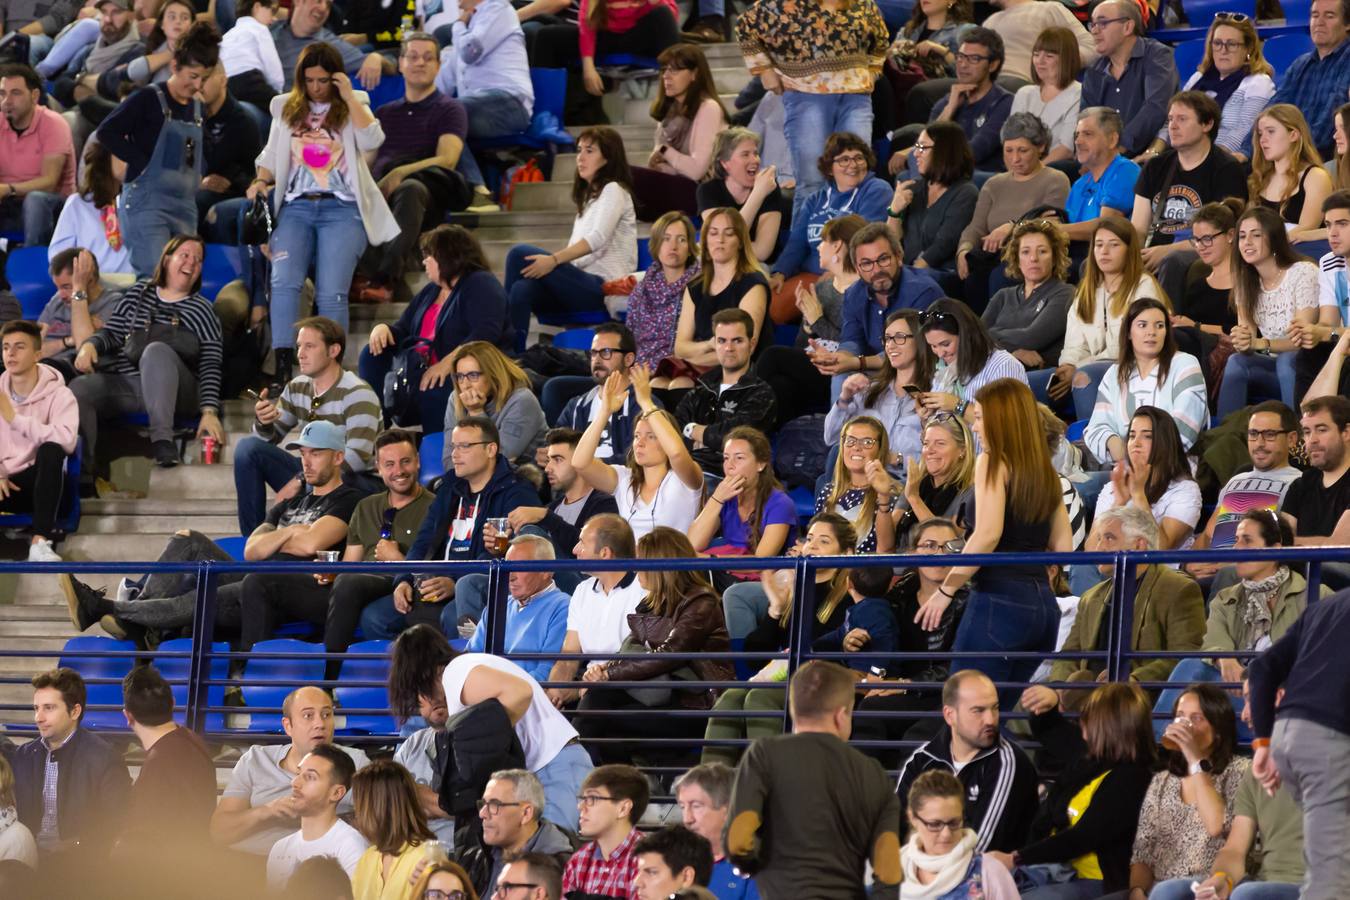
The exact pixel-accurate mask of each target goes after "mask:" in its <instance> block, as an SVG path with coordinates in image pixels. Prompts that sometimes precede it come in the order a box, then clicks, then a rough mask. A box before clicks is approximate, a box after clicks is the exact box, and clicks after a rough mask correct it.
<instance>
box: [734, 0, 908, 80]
mask: <svg viewBox="0 0 1350 900" xmlns="http://www.w3.org/2000/svg"><path fill="white" fill-rule="evenodd" d="M736 37H737V40H739V41H740V44H741V54H742V55H743V56H744V57H745V64H746V66H747V67H748V68H749V69H750V71H751V72H754V73H755V74H759V73H760V72H762V71H764V70H765V69H773V70H775V71H776V72H778V74H779V75H780V76H782V79H783V86H784V87H785V88H787V89H788V90H793V91H800V92H802V93H806V94H870V93H872V84H873V82H875V81H876V77H877V76H878V75H880V74H881V66H882V63H884V62H885V61H886V51H887V49H888V48H889V46H890V36H889V33H888V32H887V31H886V23H885V22H884V21H883V20H882V18H881V11H880V10H878V9H877V6H876V4H875V3H867V2H862V0H858V2H851V3H849V4H848V5H847V6H846V7H844V8H843V9H841V10H839V11H838V12H830V11H829V10H827V9H825V8H824V7H823V6H821V5H820V3H819V2H818V0H760V2H758V3H756V4H755V5H754V6H752V7H750V8H749V9H747V10H746V11H745V12H743V13H741V17H740V19H739V20H738V21H737V23H736Z"/></svg>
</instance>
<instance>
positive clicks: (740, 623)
mask: <svg viewBox="0 0 1350 900" xmlns="http://www.w3.org/2000/svg"><path fill="white" fill-rule="evenodd" d="M722 615H723V616H724V617H725V618H726V622H727V634H728V635H729V636H730V637H731V639H732V640H745V637H746V635H748V634H750V632H752V631H754V630H755V629H756V628H758V627H759V626H760V623H761V622H763V621H764V620H765V619H767V618H768V617H769V595H768V594H766V593H764V587H763V586H762V585H761V584H760V583H759V582H758V581H741V582H737V583H736V584H733V585H731V586H730V587H729V588H727V589H726V590H725V591H723V592H722Z"/></svg>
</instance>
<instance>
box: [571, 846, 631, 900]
mask: <svg viewBox="0 0 1350 900" xmlns="http://www.w3.org/2000/svg"><path fill="white" fill-rule="evenodd" d="M639 837H641V835H640V834H639V833H638V830H637V829H636V828H634V829H633V830H632V831H630V832H629V833H628V837H626V838H624V839H623V842H622V843H621V844H619V846H617V847H615V848H614V852H613V853H611V854H610V855H609V859H605V858H603V857H602V856H601V855H600V846H599V845H598V844H597V843H596V842H595V841H589V842H588V843H585V844H582V845H581V849H580V850H578V851H577V852H576V853H573V854H572V858H571V859H569V860H568V861H567V868H566V869H565V870H564V871H563V884H562V892H563V895H564V896H566V895H567V894H568V893H570V892H572V891H581V892H582V893H583V894H597V895H599V896H601V897H620V898H623V900H638V895H637V889H636V888H634V887H633V880H634V879H635V878H636V877H637V866H638V861H637V856H635V855H634V853H633V847H634V846H636V845H637V842H638V838H639Z"/></svg>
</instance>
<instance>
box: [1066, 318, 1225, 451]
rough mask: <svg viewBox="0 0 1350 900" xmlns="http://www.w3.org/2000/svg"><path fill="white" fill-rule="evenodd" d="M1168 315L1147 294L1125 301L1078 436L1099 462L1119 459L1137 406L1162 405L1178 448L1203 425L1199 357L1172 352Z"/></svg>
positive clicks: (1204, 403)
mask: <svg viewBox="0 0 1350 900" xmlns="http://www.w3.org/2000/svg"><path fill="white" fill-rule="evenodd" d="M1171 318H1172V317H1171V314H1170V312H1169V311H1168V309H1167V307H1166V306H1164V305H1163V303H1162V301H1160V300H1154V299H1152V298H1147V297H1146V298H1144V299H1142V300H1136V301H1134V302H1133V303H1131V304H1130V308H1129V310H1128V311H1127V312H1126V313H1125V319H1124V321H1123V322H1121V326H1120V355H1119V356H1118V357H1117V358H1116V364H1115V365H1113V366H1111V368H1109V369H1107V370H1106V375H1105V376H1103V377H1102V383H1101V385H1100V386H1099V387H1098V388H1097V407H1096V409H1094V410H1093V411H1092V419H1091V420H1090V421H1089V422H1088V426H1087V430H1086V431H1084V433H1083V440H1084V442H1085V443H1086V444H1087V447H1088V449H1089V450H1091V451H1092V455H1093V456H1095V457H1096V458H1097V459H1098V460H1099V461H1101V462H1103V463H1118V462H1120V461H1121V460H1123V459H1125V456H1126V440H1127V438H1128V437H1129V430H1130V420H1131V419H1132V418H1134V413H1135V410H1137V409H1138V408H1139V407H1141V406H1156V407H1158V408H1159V409H1165V410H1167V411H1168V412H1169V413H1171V415H1172V419H1173V421H1174V422H1176V426H1177V433H1178V434H1179V436H1180V438H1181V446H1182V448H1183V449H1185V450H1190V449H1191V447H1192V446H1193V445H1194V444H1195V441H1196V439H1197V438H1199V437H1200V432H1201V431H1203V430H1204V429H1205V427H1206V426H1207V425H1208V424H1209V404H1208V402H1207V401H1206V397H1205V377H1204V375H1203V373H1202V372H1201V371H1200V361H1199V360H1198V359H1196V358H1195V357H1194V356H1191V355H1190V354H1189V353H1182V352H1180V351H1178V350H1177V345H1176V341H1175V340H1173V338H1172V323H1171Z"/></svg>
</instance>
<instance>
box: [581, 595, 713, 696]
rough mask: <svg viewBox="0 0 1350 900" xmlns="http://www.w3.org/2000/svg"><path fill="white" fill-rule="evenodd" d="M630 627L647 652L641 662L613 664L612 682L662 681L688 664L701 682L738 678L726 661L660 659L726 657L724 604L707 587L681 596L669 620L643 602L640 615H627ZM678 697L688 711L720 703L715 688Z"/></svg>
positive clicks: (683, 692)
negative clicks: (700, 655)
mask: <svg viewBox="0 0 1350 900" xmlns="http://www.w3.org/2000/svg"><path fill="white" fill-rule="evenodd" d="M628 628H629V630H630V631H631V632H632V634H633V638H634V640H636V641H639V642H640V643H641V644H642V645H643V646H644V647H646V648H647V650H648V651H649V653H648V654H647V655H646V656H645V657H643V658H641V659H617V660H614V661H613V662H611V663H610V664H609V668H608V675H609V679H610V680H611V681H641V680H644V679H648V678H659V677H661V676H663V675H669V674H670V673H672V672H674V671H676V670H678V669H682V668H684V667H685V666H690V667H692V668H693V670H694V673H695V674H696V675H697V676H698V678H699V680H700V681H730V680H731V679H732V678H734V677H735V670H734V669H733V668H732V666H731V663H730V662H728V661H727V660H720V659H714V660H710V659H698V660H693V661H690V660H686V659H662V654H665V653H703V652H709V653H724V652H726V651H728V650H730V649H731V641H730V640H729V639H728V638H727V626H726V620H725V619H724V618H723V616H722V601H721V600H719V599H717V595H716V594H714V593H713V592H712V590H710V589H708V588H703V589H701V590H697V591H695V592H693V593H691V594H689V595H688V596H686V597H683V598H681V600H680V602H679V605H677V606H676V607H675V611H674V613H673V614H672V615H670V616H658V615H655V614H653V613H651V612H650V611H648V607H647V606H646V605H645V601H644V603H643V605H641V606H639V607H638V608H637V611H636V612H634V613H631V614H629V616H628ZM673 686H674V685H673V684H672V687H673ZM675 694H676V697H677V702H678V703H679V705H680V706H682V707H685V708H688V709H711V708H712V705H713V702H714V701H715V700H716V699H717V692H716V691H712V690H678V689H676V691H675Z"/></svg>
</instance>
